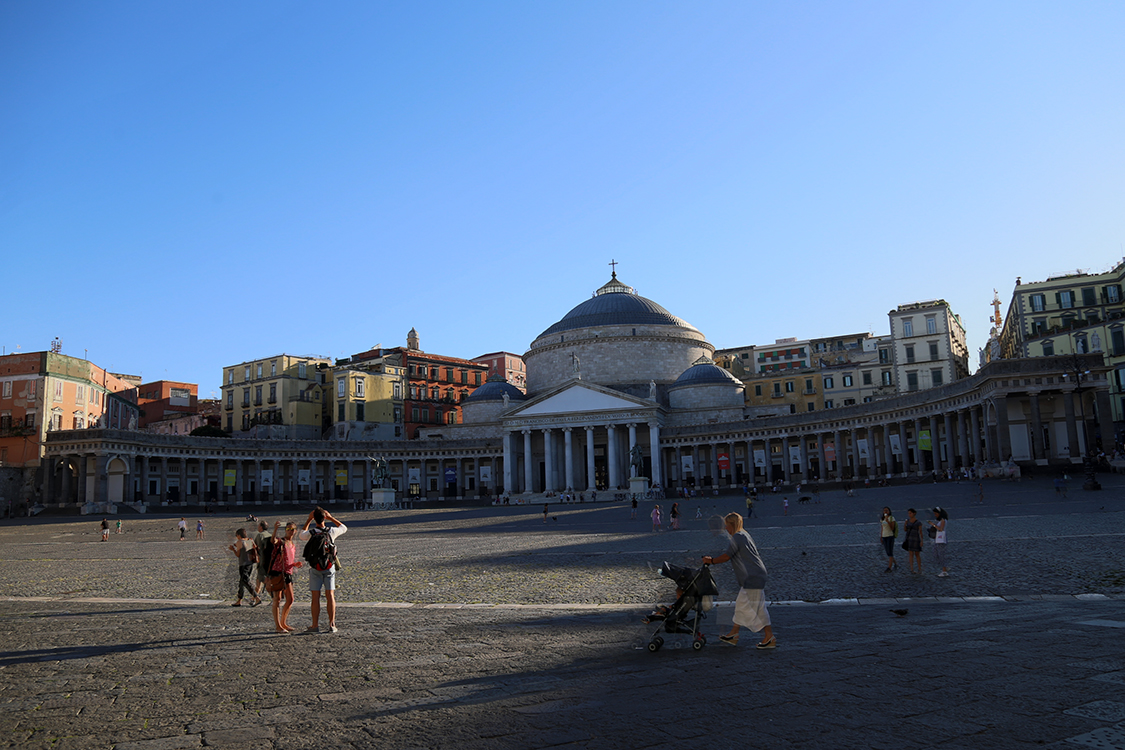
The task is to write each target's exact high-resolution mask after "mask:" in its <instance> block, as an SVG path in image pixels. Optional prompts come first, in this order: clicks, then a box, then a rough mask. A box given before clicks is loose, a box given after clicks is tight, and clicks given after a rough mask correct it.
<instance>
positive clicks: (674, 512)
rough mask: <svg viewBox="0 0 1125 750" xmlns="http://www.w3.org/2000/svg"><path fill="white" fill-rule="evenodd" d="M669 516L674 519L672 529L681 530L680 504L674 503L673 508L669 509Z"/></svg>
mask: <svg viewBox="0 0 1125 750" xmlns="http://www.w3.org/2000/svg"><path fill="white" fill-rule="evenodd" d="M668 517H669V518H671V519H672V531H679V529H680V504H679V503H672V509H671V510H670V511H668Z"/></svg>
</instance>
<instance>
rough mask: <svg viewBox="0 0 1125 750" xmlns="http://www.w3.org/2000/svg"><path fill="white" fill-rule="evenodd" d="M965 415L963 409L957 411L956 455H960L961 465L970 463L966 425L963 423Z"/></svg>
mask: <svg viewBox="0 0 1125 750" xmlns="http://www.w3.org/2000/svg"><path fill="white" fill-rule="evenodd" d="M967 417H968V415H967V413H966V412H965V411H964V410H963V409H962V410H958V411H957V455H958V456H960V457H961V466H963V467H964V466H968V465H969V464H970V463H972V461H971V460H970V458H969V437H968V425H966V424H965V421H966V419H967Z"/></svg>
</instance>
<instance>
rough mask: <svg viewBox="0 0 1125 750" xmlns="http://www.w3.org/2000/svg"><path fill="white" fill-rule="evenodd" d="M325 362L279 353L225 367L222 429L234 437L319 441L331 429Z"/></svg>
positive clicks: (329, 364) (323, 358)
mask: <svg viewBox="0 0 1125 750" xmlns="http://www.w3.org/2000/svg"><path fill="white" fill-rule="evenodd" d="M331 366H332V361H331V360H330V359H329V358H327V357H317V356H297V355H291V354H278V355H276V356H273V357H264V358H262V359H255V360H250V361H248V362H240V363H239V364H237V365H229V366H227V367H224V368H223V429H225V430H226V431H227V432H229V433H231V435H233V436H235V437H274V438H289V439H293V440H314V439H318V438H320V437H321V436H322V435H323V433H324V430H325V429H327V427H328V426H329V425H330V424H331V420H330V418H329V417H328V415H327V414H326V409H327V406H326V402H325V390H326V388H327V383H328V371H329V368H330V367H331Z"/></svg>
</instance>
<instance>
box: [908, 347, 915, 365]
mask: <svg viewBox="0 0 1125 750" xmlns="http://www.w3.org/2000/svg"><path fill="white" fill-rule="evenodd" d="M906 361H907V362H913V361H914V347H913V346H908V347H906Z"/></svg>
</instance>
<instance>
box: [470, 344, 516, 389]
mask: <svg viewBox="0 0 1125 750" xmlns="http://www.w3.org/2000/svg"><path fill="white" fill-rule="evenodd" d="M473 361H474V362H477V363H479V364H482V365H488V376H489V377H491V376H493V375H499V376H500V377H502V378H504V379H505V380H507V381H508V382H509V383H510V384H511V385H514V386H515V387H516V388H519V389H520V390H521V391H523V392H524V393H527V371H526V370H525V369H524V365H523V357H521V356H520V355H518V354H512V353H511V352H491V353H489V354H482V355H480V356H479V357H473ZM487 379H488V378H485V380H487Z"/></svg>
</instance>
